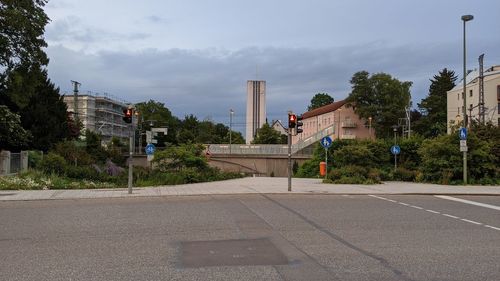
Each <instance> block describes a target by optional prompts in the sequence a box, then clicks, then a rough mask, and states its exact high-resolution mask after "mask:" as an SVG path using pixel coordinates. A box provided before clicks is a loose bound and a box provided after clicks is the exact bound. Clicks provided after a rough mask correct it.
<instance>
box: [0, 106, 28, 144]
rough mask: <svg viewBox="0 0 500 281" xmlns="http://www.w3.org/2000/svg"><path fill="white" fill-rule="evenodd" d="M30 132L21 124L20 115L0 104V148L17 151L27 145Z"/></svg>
mask: <svg viewBox="0 0 500 281" xmlns="http://www.w3.org/2000/svg"><path fill="white" fill-rule="evenodd" d="M30 140H31V134H30V132H28V131H26V130H25V129H24V128H23V127H22V126H21V117H20V116H19V115H18V114H15V113H12V112H11V111H10V110H9V108H7V106H5V105H0V148H1V149H8V150H14V151H18V150H21V149H23V148H25V147H27V145H28V143H29V141H30Z"/></svg>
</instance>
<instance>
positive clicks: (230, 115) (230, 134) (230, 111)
mask: <svg viewBox="0 0 500 281" xmlns="http://www.w3.org/2000/svg"><path fill="white" fill-rule="evenodd" d="M233 114H234V110H233V109H229V154H231V145H232V133H233Z"/></svg>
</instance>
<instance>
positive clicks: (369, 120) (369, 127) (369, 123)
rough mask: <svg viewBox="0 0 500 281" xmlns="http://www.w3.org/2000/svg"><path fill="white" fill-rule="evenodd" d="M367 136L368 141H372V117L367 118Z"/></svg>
mask: <svg viewBox="0 0 500 281" xmlns="http://www.w3.org/2000/svg"><path fill="white" fill-rule="evenodd" d="M368 134H369V135H370V140H371V139H372V117H371V116H370V117H368Z"/></svg>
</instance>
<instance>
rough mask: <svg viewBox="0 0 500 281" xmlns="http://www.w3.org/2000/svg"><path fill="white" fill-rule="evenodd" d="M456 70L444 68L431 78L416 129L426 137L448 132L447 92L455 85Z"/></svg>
mask: <svg viewBox="0 0 500 281" xmlns="http://www.w3.org/2000/svg"><path fill="white" fill-rule="evenodd" d="M456 80H457V76H455V72H454V71H451V70H448V69H446V68H445V69H443V70H442V71H440V72H439V74H438V75H434V79H431V80H430V81H431V85H430V87H429V95H428V96H427V97H426V98H424V99H422V101H421V102H420V103H419V104H418V108H419V109H420V112H421V113H422V118H421V119H420V120H419V121H417V122H415V124H414V125H415V126H414V127H415V129H416V130H417V132H418V133H420V134H422V135H423V136H425V137H436V136H438V135H441V134H445V133H446V125H447V124H446V122H447V117H446V114H447V113H446V108H447V101H446V96H447V92H448V91H449V90H451V89H453V87H455V81H456Z"/></svg>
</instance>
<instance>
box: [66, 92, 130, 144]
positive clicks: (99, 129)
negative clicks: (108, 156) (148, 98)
mask: <svg viewBox="0 0 500 281" xmlns="http://www.w3.org/2000/svg"><path fill="white" fill-rule="evenodd" d="M76 100H77V101H78V102H77V107H76V111H77V112H75V106H74V104H75V96H74V95H73V94H65V95H64V102H65V103H66V105H67V106H68V112H69V113H71V114H73V118H75V117H78V119H79V120H80V121H81V122H82V124H83V130H86V129H89V130H90V131H92V132H96V133H98V134H101V135H102V140H103V141H110V140H111V138H112V137H118V138H120V139H122V140H125V139H127V138H128V136H129V129H128V126H127V125H128V124H126V123H125V122H124V121H123V119H122V117H123V110H124V109H126V108H127V103H126V102H125V101H123V100H119V99H118V98H116V97H114V96H112V95H109V94H106V93H105V94H99V93H93V92H87V94H79V95H77V98H76ZM75 119H76V118H75Z"/></svg>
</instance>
